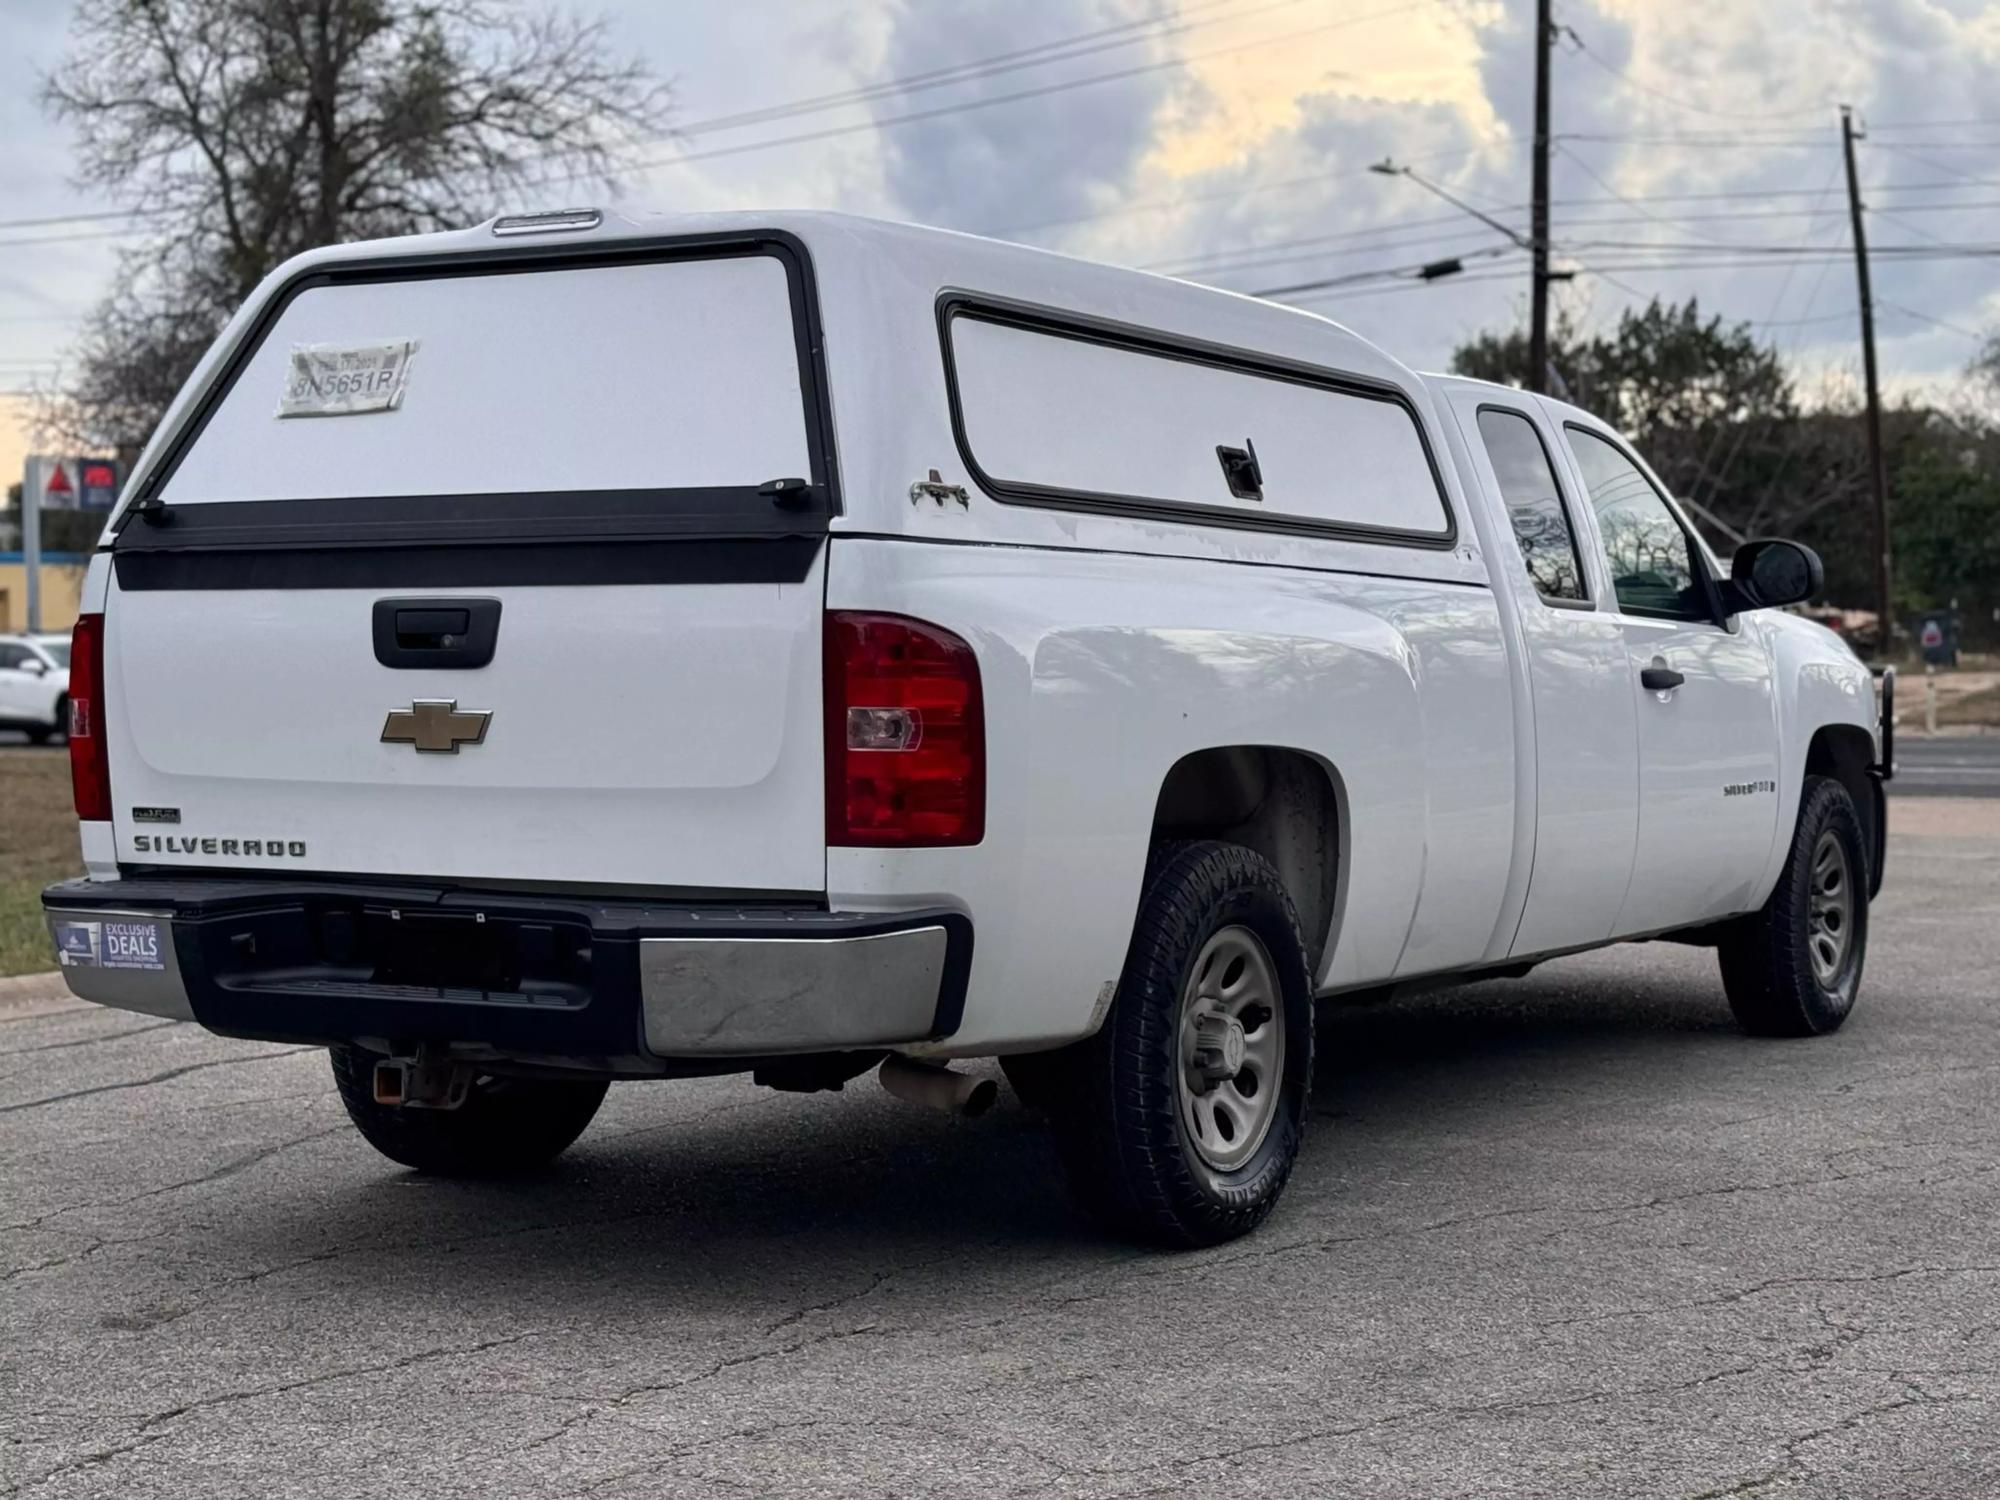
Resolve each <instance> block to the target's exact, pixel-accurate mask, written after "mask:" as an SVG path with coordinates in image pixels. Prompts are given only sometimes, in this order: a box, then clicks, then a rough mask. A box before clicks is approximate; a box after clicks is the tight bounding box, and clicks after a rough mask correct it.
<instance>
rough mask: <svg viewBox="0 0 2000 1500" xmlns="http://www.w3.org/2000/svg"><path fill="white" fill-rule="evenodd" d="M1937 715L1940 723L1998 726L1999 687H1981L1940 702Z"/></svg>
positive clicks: (1999, 707) (1999, 711)
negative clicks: (1974, 691)
mask: <svg viewBox="0 0 2000 1500" xmlns="http://www.w3.org/2000/svg"><path fill="white" fill-rule="evenodd" d="M1899 685H1900V684H1899ZM1899 696H1900V695H1899ZM1937 717H1938V723H1940V724H1984V725H1987V726H1989V727H1993V726H2000V687H1990V688H1981V689H1980V690H1979V691H1978V692H1976V693H1967V694H1966V695H1965V696H1964V697H1963V698H1953V699H1951V700H1950V701H1949V702H1946V703H1940V704H1939V705H1938V716H1937Z"/></svg>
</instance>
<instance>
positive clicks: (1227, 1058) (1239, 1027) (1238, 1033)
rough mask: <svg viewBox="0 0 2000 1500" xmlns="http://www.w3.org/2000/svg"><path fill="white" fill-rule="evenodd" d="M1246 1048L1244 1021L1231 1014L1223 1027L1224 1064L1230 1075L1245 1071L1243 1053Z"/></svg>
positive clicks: (1232, 1076) (1233, 1075)
mask: <svg viewBox="0 0 2000 1500" xmlns="http://www.w3.org/2000/svg"><path fill="white" fill-rule="evenodd" d="M1246 1050H1247V1049H1246V1047H1245V1045H1244V1042H1243V1023H1242V1022H1241V1021H1239V1020H1237V1019H1236V1017H1234V1016H1231V1017H1229V1018H1228V1020H1227V1022H1226V1023H1225V1024H1224V1026H1223V1028H1222V1066H1223V1067H1224V1068H1225V1069H1227V1070H1228V1076H1229V1077H1231V1078H1234V1077H1235V1076H1236V1075H1237V1074H1238V1073H1241V1072H1242V1071H1243V1054H1244V1052H1245V1051H1246Z"/></svg>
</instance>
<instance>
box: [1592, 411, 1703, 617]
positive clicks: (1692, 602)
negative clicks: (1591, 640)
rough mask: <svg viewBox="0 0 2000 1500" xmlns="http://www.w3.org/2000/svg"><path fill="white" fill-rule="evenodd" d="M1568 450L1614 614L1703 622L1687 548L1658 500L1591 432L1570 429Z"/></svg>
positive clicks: (1698, 580)
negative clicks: (1598, 543)
mask: <svg viewBox="0 0 2000 1500" xmlns="http://www.w3.org/2000/svg"><path fill="white" fill-rule="evenodd" d="M1569 447H1570V452H1572V453H1574V454H1575V455H1576V466H1577V468H1578V469H1580V470H1582V472H1583V482H1584V486H1585V487H1586V488H1587V489H1588V490H1589V491H1590V508H1591V511H1592V513H1593V514H1595V515H1596V517H1597V533H1598V535H1599V536H1600V537H1601V538H1602V539H1603V542H1604V560H1605V562H1606V563H1607V564H1608V565H1609V567H1610V572H1611V587H1612V589H1613V591H1614V592H1616V594H1617V595H1618V607H1619V608H1620V609H1621V610H1623V611H1624V612H1625V613H1627V614H1631V615H1652V616H1655V617H1656V618H1660V619H1667V620H1706V619H1709V618H1710V613H1709V607H1708V595H1707V591H1706V590H1705V589H1704V587H1703V585H1702V580H1701V577H1700V575H1699V574H1697V573H1696V572H1695V563H1694V550H1693V547H1692V544H1691V543H1690V542H1689V540H1688V534H1687V532H1686V531H1684V530H1683V529H1682V528H1681V523H1680V520H1679V518H1678V517H1676V516H1675V515H1674V513H1673V512H1672V511H1671V510H1669V509H1668V508H1667V502H1666V501H1665V500H1664V499H1662V498H1661V496H1660V492H1659V491H1658V490H1656V489H1654V488H1653V486H1652V483H1651V481H1649V480H1648V479H1647V478H1646V476H1645V475H1644V474H1641V473H1640V472H1639V470H1638V468H1637V467H1636V466H1635V465H1634V464H1633V462H1632V460H1631V459H1629V458H1627V457H1626V456H1625V455H1624V454H1623V453H1621V452H1619V451H1618V449H1617V448H1616V447H1614V446H1613V445H1612V444H1610V443H1608V442H1606V441H1605V440H1604V439H1603V438H1601V437H1599V436H1597V434H1596V433H1594V432H1588V431H1586V430H1585V429H1583V428H1581V427H1571V428H1570V429H1569Z"/></svg>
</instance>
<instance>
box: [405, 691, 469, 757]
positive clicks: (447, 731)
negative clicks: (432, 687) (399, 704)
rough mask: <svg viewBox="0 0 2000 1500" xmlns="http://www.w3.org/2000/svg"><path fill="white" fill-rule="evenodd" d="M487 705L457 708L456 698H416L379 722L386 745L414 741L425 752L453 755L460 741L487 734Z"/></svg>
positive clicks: (428, 753)
mask: <svg viewBox="0 0 2000 1500" xmlns="http://www.w3.org/2000/svg"><path fill="white" fill-rule="evenodd" d="M492 718H493V714H492V711H491V710H490V709H484V708H468V709H465V710H462V711H461V710H460V708H459V706H458V700H457V699H456V698H419V699H418V700H417V701H416V702H415V703H412V704H411V705H410V706H409V707H408V708H397V709H391V710H390V712H389V717H388V719H387V720H386V721H385V722H384V723H383V725H382V743H383V744H385V745H415V746H416V747H417V749H418V750H419V751H421V752H423V753H424V754H427V755H456V754H458V747H459V746H460V745H476V744H478V743H479V742H480V741H481V740H483V739H485V738H486V726H487V724H488V723H490V722H491V721H492Z"/></svg>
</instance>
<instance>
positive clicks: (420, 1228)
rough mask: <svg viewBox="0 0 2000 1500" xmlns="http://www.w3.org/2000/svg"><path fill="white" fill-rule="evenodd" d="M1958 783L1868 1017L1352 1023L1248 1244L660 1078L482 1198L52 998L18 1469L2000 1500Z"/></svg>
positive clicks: (11, 1106) (1691, 996)
mask: <svg viewBox="0 0 2000 1500" xmlns="http://www.w3.org/2000/svg"><path fill="white" fill-rule="evenodd" d="M1910 815H1911V822H1912V824H1913V825H1922V826H1925V827H1929V828H1932V829H1933V830H1942V831H1943V834H1944V836H1913V835H1911V834H1899V835H1898V836H1897V838H1896V842H1895V847H1894V851H1893V857H1894V860H1895V864H1894V866H1893V870H1892V877H1891V884H1890V886H1889V889H1888V891H1887V893H1886V894H1885V897H1884V899H1883V901H1882V902H1881V903H1880V904H1879V905H1878V907H1877V908H1876V912H1875V924H1876V930H1875V941H1874V948H1873V953H1872V958H1871V963H1870V968H1869V973H1868V981H1867V987H1866V994H1865V996H1864V998H1863V1000H1862V1002H1861V1006H1860V1009H1859V1010H1858V1011H1857V1013H1856V1015H1855V1018H1854V1020H1853V1021H1852V1023H1851V1024H1850V1025H1849V1026H1848V1027H1847V1028H1846V1030H1845V1031H1843V1032H1842V1033H1841V1034H1839V1035H1838V1036H1835V1037H1831V1038H1827V1039H1823V1040H1819V1041H1814V1042H1804V1043H1797V1042H1792V1043H1781V1042H1756V1041H1751V1040H1748V1039H1746V1038H1744V1037H1742V1036H1739V1035H1738V1034H1736V1032H1735V1031H1734V1030H1733V1029H1732V1027H1731V1025H1730V1022H1729V1017H1728V1013H1727V1011H1726V1009H1725V1007H1724V1004H1723V1001H1722V997H1721V994H1720V990H1719V987H1718V984H1717V981H1716V978H1715V970H1714V966H1713V962H1712V959H1711V957H1710V955H1708V954H1707V953H1705V952H1700V951H1696V950H1692V949H1688V948H1683V947H1678V946H1674V945H1671V944H1651V945H1645V946H1639V947H1628V948H1623V949H1617V950H1613V951H1611V952H1608V953H1603V954H1596V955H1589V956H1585V957H1581V958H1575V959H1568V960H1563V961H1560V962H1557V963H1552V964H1549V965H1546V966H1545V967H1544V968H1542V969H1540V970H1538V971H1536V972H1535V973H1534V974H1533V975H1531V976H1530V977H1528V978H1526V979H1522V980H1511V981H1500V982H1495V983H1491V984H1487V985H1484V986H1478V987H1469V988H1462V989H1458V990H1453V991H1447V992H1444V993H1441V994H1435V995H1431V996H1427V997H1423V998H1420V999H1413V1000H1407V1001H1402V1002H1397V1003H1394V1004H1391V1005H1388V1006H1383V1007H1379V1008H1375V1009H1361V1010H1353V1009H1350V1010H1345V1011H1340V1010H1334V1011H1329V1012H1327V1013H1326V1015H1325V1018H1324V1021H1323V1025H1322V1059H1323V1060H1322V1063H1321V1066H1320V1069H1319V1075H1318V1084H1317V1089H1316V1097H1315V1104H1316V1108H1315V1119H1314V1120H1313V1131H1312V1138H1311V1139H1310V1141H1309V1142H1308V1145H1307V1149H1306V1154H1305V1156H1304V1157H1303V1159H1302V1161H1301V1163H1300V1166H1299V1169H1298V1172H1297V1174H1296V1175H1295V1176H1294V1178H1293V1181H1292V1186H1291V1190H1290V1192H1289V1194H1288V1196H1287V1197H1286V1200H1285V1202H1284V1204H1283V1206H1282V1207H1281V1208H1280V1210H1279V1212H1278V1213H1277V1214H1276V1216H1275V1217H1274V1218H1273V1219H1272V1220H1271V1221H1270V1223H1269V1224H1268V1225H1267V1226H1266V1227H1265V1228H1264V1229H1263V1231H1262V1232H1260V1233H1259V1234H1257V1235H1256V1236H1254V1237H1253V1238H1250V1239H1248V1240H1245V1241H1242V1242H1240V1243H1237V1244H1233V1245H1230V1246H1226V1247H1224V1248H1222V1249H1218V1250H1214V1251H1208V1252H1203V1253H1199V1254H1179V1255H1173V1254H1159V1253H1153V1252H1149V1251H1143V1250H1137V1249H1133V1248H1130V1247H1127V1246H1123V1245H1118V1244H1111V1243H1106V1242H1104V1241H1102V1240H1100V1239H1098V1238H1095V1237H1094V1236H1093V1235H1092V1233H1091V1232H1090V1230H1089V1229H1087V1228H1086V1227H1085V1226H1084V1224H1083V1223H1082V1222H1081V1221H1080V1219H1079V1218H1078V1217H1077V1216H1075V1215H1074V1214H1073V1213H1072V1212H1071V1211H1070V1209H1069V1208H1068V1207H1067V1206H1066V1205H1065V1204H1064V1202H1063V1200H1062V1198H1061V1197H1060V1196H1059V1195H1058V1194H1057V1193H1056V1192H1054V1191H1053V1190H1052V1188H1051V1182H1050V1179H1051V1174H1052V1173H1053V1170H1054V1162H1053V1160H1052V1159H1051V1154H1050V1151H1049V1148H1048V1145H1047V1143H1046V1142H1045V1140H1044V1139H1043V1137H1042V1134H1041V1132H1040V1130H1039V1128H1038V1127H1037V1125H1036V1124H1035V1122H1034V1120H1033V1119H1032V1118H1031V1117H1030V1116H1029V1115H1027V1114H1026V1113H1025V1112H1024V1111H1023V1110H1022V1109H1020V1108H1019V1107H1018V1106H1017V1105H1016V1104H1014V1102H1013V1101H1012V1099H1011V1096H1010V1097H1008V1098H1006V1099H1005V1100H1004V1102H1003V1104H1002V1106H1001V1107H1000V1108H999V1109H998V1110H996V1111H995V1113H994V1114H993V1115H991V1116H989V1117H988V1118H987V1119H985V1120H983V1121H978V1122H973V1123H970V1124H966V1123H960V1122H954V1121H950V1120H946V1119H944V1118H942V1117H939V1116H934V1115H930V1114H926V1113H923V1112H920V1111H918V1110H916V1109H914V1108H913V1107H911V1106H908V1105H905V1104H902V1103H900V1102H898V1101H896V1100H893V1099H891V1098H889V1097H888V1096H886V1095H885V1094H883V1093H882V1092H881V1091H880V1090H879V1089H878V1088H877V1087H876V1086H875V1085H874V1084H873V1083H872V1082H870V1081H868V1080H862V1081H860V1082H857V1083H854V1084H850V1085H849V1087H848V1090H847V1092H846V1093H845V1094H844V1095H817V1096H798V1095H785V1094H774V1093H769V1092H765V1091H762V1090H759V1089H756V1088H754V1087H752V1086H751V1085H750V1084H749V1083H747V1082H742V1081H737V1080H714V1081H704V1082H696V1083H684V1084H650V1085H646V1084H628V1085H621V1086H619V1087H617V1088H614V1089H613V1090H612V1094H611V1098H610V1101H609V1102H608V1104H607V1107H606V1109H605V1111H604V1113H603V1114H602V1115H600V1116H599V1118H598V1120H597V1122H596V1124H595V1125H594V1126H593V1127H592V1128H591V1130H590V1131H589V1132H588V1133H587V1134H586V1135H585V1136H584V1138H583V1140H582V1141H581V1142H580V1143H579V1145H578V1146H577V1148H576V1149H575V1150H574V1151H573V1152H572V1153H571V1154H570V1155H569V1156H568V1157H566V1158H565V1159H564V1161H563V1162H562V1163H561V1164H559V1166H558V1167H557V1168H556V1169H555V1170H554V1171H552V1172H551V1173H549V1174H548V1175H546V1176H544V1177H541V1178H538V1179H536V1180H533V1181H529V1182H524V1183H516V1184H462V1183H449V1182H438V1181H432V1180H429V1179H425V1178H421V1177H417V1176H413V1175H410V1174H408V1173H404V1172H401V1171H399V1170H397V1169H395V1168H393V1167H391V1166H390V1165H389V1164H388V1163H387V1162H385V1161H383V1160H381V1159H380V1158H378V1157H376V1156H375V1155H374V1154H373V1153H372V1152H371V1151H370V1150H369V1149H368V1148H367V1147H366V1146H365V1145H364V1144H363V1143H362V1142H361V1141H360V1140H359V1138H358V1137H356V1136H355V1135H354V1133H353V1132H352V1131H351V1130H350V1129H349V1127H348V1126H347V1124H346V1122H345V1120H344V1118H343V1116H342V1115H341V1112H340V1107H339V1105H338V1103H337V1102H336V1100H335V1098H334V1094H333V1089H332V1087H331V1084H330V1082H329V1080H328V1076H327V1069H326V1064H325V1061H324V1058H323V1056H322V1055H320V1054H318V1053H315V1052H305V1051H298V1050H293V1049H287V1048H282V1047H273V1046H261V1045H251V1044H245V1043H235V1042H225V1041H221V1040H218V1039H216V1038H212V1037H209V1036H207V1035H205V1034H204V1033H202V1032H200V1031H198V1030H196V1029H195V1028H193V1027H189V1026H178V1025H170V1024H163V1023H160V1022H155V1021H151V1020H148V1019H146V1018H143V1017H135V1016H128V1015H121V1014H117V1013H111V1012H103V1011H97V1010H92V1009H74V1008H69V1007H66V1006H64V1005H63V1004H62V1003H61V1002H59V1001H48V1000H43V999H37V993H38V991H37V985H36V983H35V982H30V983H28V984H25V985H23V984H21V983H19V982H16V983H15V984H14V985H13V986H12V996H13V998H12V1000H11V1002H5V1003H0V1222H4V1232H0V1276H4V1284H5V1291H4V1294H0V1295H4V1302H0V1307H4V1327H5V1337H4V1339H0V1491H5V1492H6V1493H7V1494H10V1495H19V1496H23V1497H27V1496H32V1497H36V1500H52V1497H73V1496H85V1495H91V1496H117V1497H120V1500H137V1497H150V1496H159V1497H168V1496H174V1497H179V1496H185V1495H189V1494H200V1495H203V1496H242V1497H246V1500H247V1497H257V1500H264V1497H269V1496H277V1495H307V1494H371V1493H375V1494H385V1493H399V1494H419V1493H420V1494H424V1495H430V1496H484V1495H507V1496H511V1497H530V1496H570V1495H583V1494H592V1495H602V1496H632V1497H636V1496H653V1495H663V1494H674V1495H691V1496H709V1495H717V1496H720V1495H738V1494H741V1493H745V1492H749V1493H756V1494H780V1493H782V1494H815V1495H856V1496H859V1495H871V1496H872V1495H882V1494H901V1495H927V1496H928V1495H945V1496H958V1495H963V1496H974V1497H979V1500H991V1497H994V1496H1000V1495H1014V1494H1023V1495H1025V1494H1043V1493H1051V1492H1053V1493H1062V1494H1088V1495H1119V1496H1137V1495H1146V1494H1173V1495H1182V1494H1212V1493H1217V1492H1220V1491H1223V1490H1225V1489H1227V1490H1233V1491H1235V1492H1237V1493H1243V1494H1268V1495H1277V1494H1302V1493H1312V1494H1324V1495H1342V1496H1368V1497H1402V1496H1408V1497H1423V1500H1435V1497H1441V1496H1448V1495H1462V1496H1472V1495H1477V1496H1491V1495H1519V1496H1540V1495H1551V1494H1563V1495H1589V1496H1592V1497H1593V1500H1601V1497H1609V1496H1657V1497H1662V1500H1667V1497H1681V1500H1687V1497H1694V1496H1710V1497H1719V1496H1722V1495H1725V1494H1726V1495H1731V1496H1735V1495H1755V1496H1765V1495H1775V1494H1778V1493H1783V1494H1786V1495H1825V1496H1835V1495H1851V1496H1886V1495H1895V1496H1898V1497H1911V1496H1920V1495H1921V1496H1946V1495H1950V1496H1968V1497H1989V1496H1991V1495H1993V1494H1995V1493H2000V1171H1996V1169H2000V1089H1997V1087H1996V1086H2000V1028H1996V1024H1995V1011H1996V999H2000V996H1996V993H1995V991H1996V979H1995V976H1996V975H2000V809H1995V807H1994V804H1992V803H1977V804H1973V803H1959V804H1952V803H1944V802H1938V801H1927V802H1926V803H1924V804H1923V805H1922V806H1918V805H1917V804H1915V803H1912V804H1911V805H1910ZM0 987H4V985H3V984H0Z"/></svg>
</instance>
